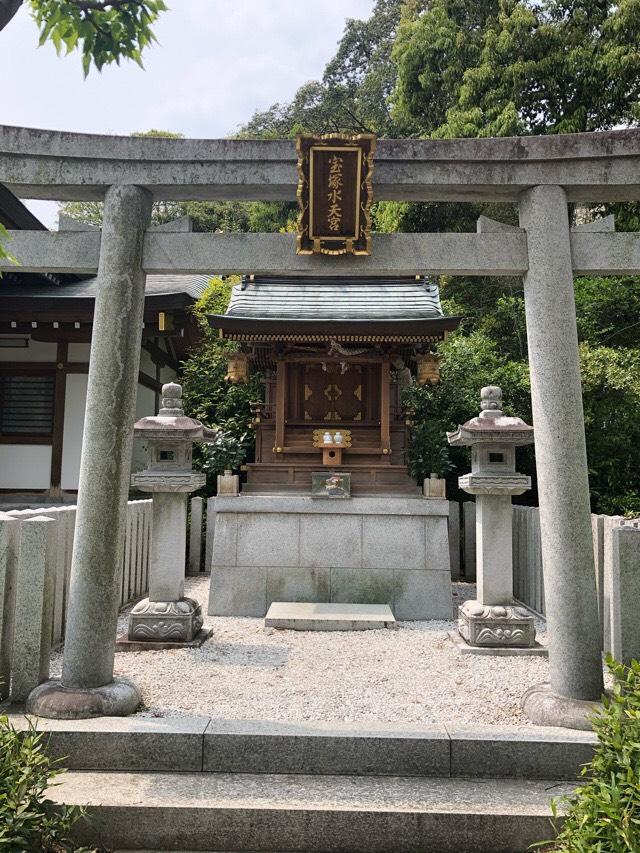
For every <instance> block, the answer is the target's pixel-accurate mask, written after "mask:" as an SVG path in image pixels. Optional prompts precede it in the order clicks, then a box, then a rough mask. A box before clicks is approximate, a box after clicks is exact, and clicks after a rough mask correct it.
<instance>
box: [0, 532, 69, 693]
mask: <svg viewBox="0 0 640 853" xmlns="http://www.w3.org/2000/svg"><path fill="white" fill-rule="evenodd" d="M12 524H13V525H15V527H12ZM0 525H1V529H2V532H1V533H0V537H1V538H2V545H3V546H4V554H5V558H4V559H3V560H2V563H3V569H0V575H4V595H3V596H1V598H3V599H4V602H0V603H3V604H4V606H3V607H2V608H1V609H2V612H3V613H4V618H3V619H2V623H3V625H2V628H3V630H2V648H3V652H2V664H1V666H0V678H2V681H3V682H4V684H3V687H2V692H3V693H4V694H6V693H7V692H8V695H9V700H10V701H11V702H12V703H15V704H22V703H23V702H24V701H25V700H26V699H27V696H28V695H29V693H30V692H31V691H32V690H33V689H34V688H35V687H37V686H38V685H39V684H41V683H42V682H43V681H46V679H47V678H48V677H49V657H50V654H51V632H52V627H53V596H54V591H55V571H54V570H55V550H56V547H57V530H56V522H55V521H52V520H51V519H50V518H43V517H41V516H36V517H35V518H28V519H25V520H24V521H17V520H16V521H13V522H12V521H2V522H0ZM9 537H10V538H11V539H12V542H11V544H10V545H9V542H8V539H9ZM7 545H9V547H8V548H7Z"/></svg>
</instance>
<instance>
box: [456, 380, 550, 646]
mask: <svg viewBox="0 0 640 853" xmlns="http://www.w3.org/2000/svg"><path fill="white" fill-rule="evenodd" d="M481 400H482V402H481V409H482V411H481V412H480V415H479V417H476V418H472V419H471V420H470V421H467V422H466V423H465V424H463V425H462V426H459V427H458V429H457V430H455V431H454V432H450V433H447V438H448V440H449V444H451V445H453V446H457V447H464V446H468V447H471V473H470V474H465V475H464V476H463V477H460V478H459V480H458V483H459V485H460V488H461V489H463V490H464V491H465V492H468V493H469V494H471V495H475V496H476V573H477V599H476V600H475V601H466V602H465V603H464V604H462V605H461V606H460V607H459V610H458V617H459V618H458V629H459V631H460V634H461V635H462V638H463V639H464V640H465V641H466V642H467V643H468V644H469V645H470V646H480V647H482V646H488V647H503V646H507V647H515V648H517V647H520V648H533V647H534V646H535V625H534V621H533V617H532V616H531V614H530V613H529V612H528V611H526V610H524V609H523V608H522V607H515V606H514V604H513V556H512V509H511V496H512V495H521V494H523V493H524V492H526V491H527V490H528V489H530V488H531V478H530V477H527V476H525V475H524V474H519V473H518V472H517V471H516V447H518V446H522V445H526V444H533V427H531V426H529V425H528V424H526V423H525V422H524V421H523V420H521V418H511V417H507V416H506V415H504V414H503V412H502V391H501V390H500V388H498V387H496V386H495V385H489V386H487V387H486V388H483V389H482V391H481Z"/></svg>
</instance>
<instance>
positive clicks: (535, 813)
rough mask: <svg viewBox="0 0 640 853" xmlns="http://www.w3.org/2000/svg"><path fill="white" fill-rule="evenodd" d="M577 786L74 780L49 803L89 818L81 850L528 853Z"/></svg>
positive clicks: (83, 776) (205, 776) (337, 779)
mask: <svg viewBox="0 0 640 853" xmlns="http://www.w3.org/2000/svg"><path fill="white" fill-rule="evenodd" d="M572 789H573V786H572V785H570V784H569V783H561V784H559V783H554V782H551V781H544V780H541V781H530V780H522V779H508V780H506V779H426V778H400V777H393V776H384V777H377V776H369V777H358V776H356V777H354V776H305V775H272V774H258V775H255V774H247V773H244V774H241V773H238V774H225V773H179V774H166V773H109V772H102V773H93V772H69V773H65V774H64V775H63V776H62V777H60V781H59V783H58V784H56V785H55V786H53V787H52V788H51V789H50V790H49V792H48V795H49V796H50V797H51V798H52V799H53V800H54V801H55V802H57V803H66V804H68V805H82V806H86V807H87V813H88V817H89V821H90V822H89V823H84V824H83V825H82V826H81V827H79V829H78V840H79V841H81V842H82V843H85V844H96V843H100V844H101V845H103V846H106V847H108V848H111V849H125V850H130V851H133V850H136V851H139V850H158V851H229V850H234V851H270V852H271V853H281V852H282V853H285V852H286V853H315V852H316V851H318V853H319V851H323V853H405V851H406V853H409V851H412V853H415V851H420V853H429V851H431V853H453V851H456V853H460V851H465V853H472V851H476V853H484V851H486V853H488V851H491V853H516V851H517V853H522V851H525V850H526V849H527V848H528V847H529V845H530V844H532V843H534V842H536V841H541V840H544V839H546V838H549V836H550V835H551V834H552V830H551V826H550V823H549V818H550V817H551V808H550V799H551V797H552V796H562V795H564V794H568V793H570V792H571V791H572Z"/></svg>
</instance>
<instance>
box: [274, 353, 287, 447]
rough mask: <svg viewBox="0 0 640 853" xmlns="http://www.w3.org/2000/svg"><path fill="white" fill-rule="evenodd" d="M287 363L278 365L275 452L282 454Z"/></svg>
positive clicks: (280, 362) (281, 362)
mask: <svg viewBox="0 0 640 853" xmlns="http://www.w3.org/2000/svg"><path fill="white" fill-rule="evenodd" d="M286 383H287V363H286V361H279V362H278V364H277V381H276V440H275V452H276V453H277V454H279V453H282V448H283V447H284V414H285V403H286Z"/></svg>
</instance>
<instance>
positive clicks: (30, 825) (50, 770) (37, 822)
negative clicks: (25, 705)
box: [0, 716, 89, 853]
mask: <svg viewBox="0 0 640 853" xmlns="http://www.w3.org/2000/svg"><path fill="white" fill-rule="evenodd" d="M61 772H62V770H61V769H60V767H59V765H58V762H56V761H53V760H52V759H50V758H49V756H48V755H47V753H46V750H45V742H44V733H43V732H37V731H36V729H35V727H34V726H33V724H30V725H29V728H28V730H27V731H26V732H18V731H16V730H15V729H14V728H13V726H12V725H11V723H10V722H9V719H8V717H6V716H0V850H2V851H3V853H64V851H69V853H70V852H71V851H75V853H82V851H84V853H89V851H87V850H86V848H78V847H76V845H75V844H74V843H73V841H72V840H71V830H72V827H73V825H74V824H75V823H76V822H77V821H78V820H79V819H80V818H81V817H82V815H83V811H82V810H81V809H78V808H71V807H68V806H62V807H59V806H55V805H54V803H53V802H52V801H51V800H49V799H48V798H47V795H46V791H47V788H48V787H49V785H51V784H52V783H53V782H54V781H55V778H56V777H57V776H59V775H60V773H61Z"/></svg>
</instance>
